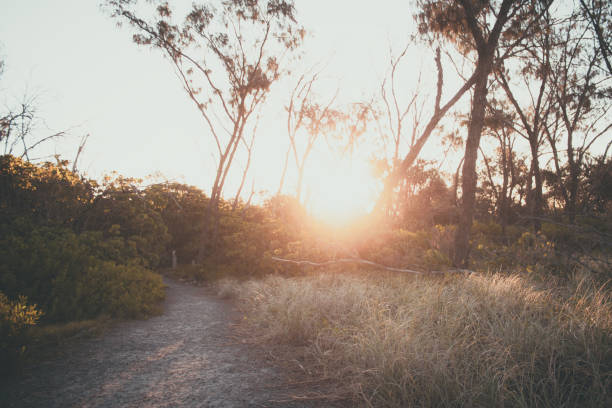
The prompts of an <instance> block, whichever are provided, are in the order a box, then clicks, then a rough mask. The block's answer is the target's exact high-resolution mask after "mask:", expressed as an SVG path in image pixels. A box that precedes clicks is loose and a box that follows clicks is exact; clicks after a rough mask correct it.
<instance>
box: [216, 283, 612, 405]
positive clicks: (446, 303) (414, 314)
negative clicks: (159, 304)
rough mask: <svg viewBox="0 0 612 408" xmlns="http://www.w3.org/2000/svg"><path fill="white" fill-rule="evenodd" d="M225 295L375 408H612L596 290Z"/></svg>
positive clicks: (610, 350) (231, 288) (272, 337)
mask: <svg viewBox="0 0 612 408" xmlns="http://www.w3.org/2000/svg"><path fill="white" fill-rule="evenodd" d="M219 288H220V291H221V292H223V293H224V294H225V295H227V296H230V295H231V296H235V297H237V299H238V300H239V301H240V303H241V304H242V305H243V307H244V310H245V311H246V313H247V317H248V320H247V322H249V323H250V325H251V327H252V328H254V329H256V330H258V332H259V333H261V334H263V336H264V337H265V339H267V340H268V341H272V342H276V343H278V342H281V343H284V344H293V345H301V346H306V347H307V348H308V350H309V351H310V355H311V357H312V358H311V359H309V360H308V364H309V365H310V367H311V368H312V369H313V370H315V371H316V372H317V373H318V374H319V375H321V376H327V377H330V378H335V379H337V380H338V382H339V383H343V384H350V389H351V390H352V393H353V397H355V398H358V399H359V400H360V401H361V402H362V403H363V405H366V406H377V407H379V406H380V407H384V406H389V407H397V406H414V407H467V406H469V407H478V406H480V407H493V406H503V407H506V406H508V407H568V406H584V407H588V406H590V407H601V406H612V394H611V391H610V390H612V299H611V297H610V292H609V290H608V289H607V288H603V287H600V288H598V287H596V286H595V285H594V284H593V283H590V282H589V281H588V280H584V279H583V280H581V281H576V282H570V283H566V284H564V285H563V286H559V285H558V284H557V285H553V284H550V285H549V286H548V287H542V286H541V285H540V286H537V285H536V284H534V283H532V282H530V281H529V280H527V278H525V277H523V276H520V275H502V274H492V275H487V276H483V275H472V276H467V277H464V276H453V277H446V278H437V279H436V278H418V279H414V278H404V277H385V278H372V277H368V276H357V275H331V274H326V273H321V274H318V275H312V276H308V277H303V278H282V277H278V276H271V277H267V278H265V279H263V280H260V281H250V282H243V283H237V282H231V281H224V282H221V283H220V284H219Z"/></svg>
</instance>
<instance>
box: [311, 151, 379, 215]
mask: <svg viewBox="0 0 612 408" xmlns="http://www.w3.org/2000/svg"><path fill="white" fill-rule="evenodd" d="M316 159H317V160H313V163H312V166H311V168H310V173H309V174H307V175H305V180H304V181H305V184H306V185H305V187H306V188H307V191H308V198H307V202H306V207H307V208H308V210H309V212H310V213H311V214H312V215H313V216H314V217H315V218H318V219H319V220H321V221H323V222H325V223H327V224H330V225H332V226H338V227H339V226H347V225H348V224H350V223H351V222H353V221H355V220H357V219H358V218H359V217H362V216H364V215H366V214H368V213H369V212H370V211H372V209H373V207H374V204H375V200H376V197H377V195H378V194H377V192H378V190H379V181H377V180H376V179H375V178H374V176H373V175H372V172H371V168H370V165H369V163H368V162H367V160H358V159H355V158H353V159H352V160H350V159H349V158H337V157H336V158H333V157H324V156H323V155H321V156H319V157H317V158H316Z"/></svg>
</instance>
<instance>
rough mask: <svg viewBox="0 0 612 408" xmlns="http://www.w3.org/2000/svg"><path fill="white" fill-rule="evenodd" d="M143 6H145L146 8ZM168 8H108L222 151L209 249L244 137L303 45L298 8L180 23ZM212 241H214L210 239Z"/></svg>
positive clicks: (206, 14) (237, 2) (220, 4)
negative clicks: (153, 55)
mask: <svg viewBox="0 0 612 408" xmlns="http://www.w3.org/2000/svg"><path fill="white" fill-rule="evenodd" d="M143 3H144V4H143ZM173 4H174V5H173V6H171V5H170V3H168V2H164V1H155V0H153V1H147V2H139V1H138V0H106V6H107V8H108V9H109V10H110V12H111V15H112V16H113V17H114V18H116V19H118V21H120V22H127V23H129V24H130V25H131V26H132V27H133V28H134V30H135V33H134V35H133V40H134V41H135V42H136V43H137V44H139V45H142V46H148V47H151V48H153V49H155V50H158V51H160V52H161V53H162V54H163V55H164V56H165V57H166V58H167V59H168V60H169V61H170V63H171V64H172V66H173V68H174V71H175V73H176V76H177V78H178V80H179V83H180V85H181V86H182V87H183V89H184V90H185V92H186V94H187V96H188V97H189V99H190V100H191V101H192V102H193V103H194V105H195V107H196V108H197V110H198V112H199V113H200V115H201V116H202V118H203V121H204V126H205V128H206V133H207V137H210V138H212V141H213V143H214V146H216V157H215V158H216V173H215V176H214V182H213V184H212V190H211V193H210V205H209V210H208V220H207V225H208V224H210V223H211V222H212V223H213V226H214V228H213V230H212V234H211V230H209V228H208V227H207V228H206V229H205V232H204V235H205V236H204V237H203V238H204V239H203V242H204V244H203V246H202V250H201V251H200V253H199V254H198V259H199V260H200V261H202V260H203V258H204V257H205V256H206V252H207V249H206V242H209V243H210V242H212V243H213V249H214V242H215V241H216V233H215V231H216V225H217V221H216V219H217V217H216V215H217V212H218V206H219V201H220V199H221V198H222V193H223V188H224V186H225V182H226V180H227V176H228V173H229V172H230V169H231V168H232V165H233V162H234V158H235V157H236V152H237V150H238V148H239V147H240V146H241V145H243V146H245V147H248V146H249V145H250V144H248V143H243V139H244V135H245V132H247V129H248V128H249V127H251V128H252V127H253V122H255V120H254V117H255V115H254V113H255V112H256V110H257V108H258V107H259V106H261V104H262V103H263V102H264V101H265V99H266V97H267V96H268V94H269V92H270V87H271V85H272V84H273V83H274V82H275V81H277V80H278V79H279V78H280V77H281V76H282V75H283V74H285V73H286V69H285V68H284V67H283V66H284V65H285V63H286V62H287V59H288V55H290V54H291V51H293V50H295V49H296V48H297V47H298V46H299V45H300V44H301V42H302V39H303V36H304V30H303V29H302V28H301V27H299V25H298V24H297V22H296V20H295V17H294V14H295V10H294V6H293V2H292V1H291V0H249V1H244V0H224V1H217V2H212V1H211V2H207V3H201V2H195V3H194V4H193V5H192V6H191V8H190V9H189V10H188V11H187V12H186V13H183V14H184V15H181V16H178V17H177V16H176V14H177V12H176V10H181V4H178V2H174V3H173ZM210 237H212V240H211V239H209V238H210Z"/></svg>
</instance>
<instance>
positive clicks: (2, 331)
mask: <svg viewBox="0 0 612 408" xmlns="http://www.w3.org/2000/svg"><path fill="white" fill-rule="evenodd" d="M41 315H42V312H41V311H40V310H38V309H37V307H36V305H30V304H28V300H27V298H26V297H25V296H19V298H18V299H17V300H16V301H12V300H9V299H8V298H7V297H6V295H5V294H4V293H2V292H0V375H4V374H7V373H8V372H10V371H11V370H12V369H14V368H15V366H16V365H18V364H19V362H20V361H21V359H22V358H23V356H24V355H25V353H26V350H27V347H28V343H29V342H28V337H27V336H26V335H25V332H26V329H28V328H29V327H32V326H34V325H36V323H37V322H38V319H39V318H40V316H41Z"/></svg>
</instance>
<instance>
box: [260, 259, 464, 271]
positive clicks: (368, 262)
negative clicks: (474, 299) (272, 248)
mask: <svg viewBox="0 0 612 408" xmlns="http://www.w3.org/2000/svg"><path fill="white" fill-rule="evenodd" d="M270 258H271V259H272V260H273V261H277V262H285V263H292V264H295V265H310V266H327V265H334V264H339V263H358V264H362V265H370V266H374V267H376V268H381V269H385V270H387V271H392V272H403V273H412V274H415V275H427V274H445V273H455V272H461V273H468V274H472V273H476V272H474V271H471V270H469V269H455V268H453V269H448V270H445V271H415V270H413V269H404V268H393V267H391V266H385V265H381V264H379V263H376V262H372V261H367V260H365V259H360V258H341V259H334V260H331V261H325V262H313V261H306V260H302V261H295V260H292V259H284V258H278V257H276V256H272V257H270Z"/></svg>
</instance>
